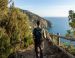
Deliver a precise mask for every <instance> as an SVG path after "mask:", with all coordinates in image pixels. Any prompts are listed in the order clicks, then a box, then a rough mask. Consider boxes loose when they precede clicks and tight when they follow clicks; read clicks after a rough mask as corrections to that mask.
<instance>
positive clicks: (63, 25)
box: [45, 17, 75, 45]
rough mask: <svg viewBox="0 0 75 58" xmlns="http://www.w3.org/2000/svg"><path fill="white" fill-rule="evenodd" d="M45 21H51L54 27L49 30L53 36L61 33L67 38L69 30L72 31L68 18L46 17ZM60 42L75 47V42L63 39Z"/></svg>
mask: <svg viewBox="0 0 75 58" xmlns="http://www.w3.org/2000/svg"><path fill="white" fill-rule="evenodd" d="M45 19H47V20H48V21H50V22H51V24H52V27H51V28H49V29H48V31H49V32H50V33H52V34H57V33H60V35H62V36H65V35H66V34H67V30H69V29H71V27H70V26H69V19H68V17H45ZM60 41H61V42H62V43H64V44H66V45H70V44H72V45H75V41H70V40H67V39H63V38H61V39H60Z"/></svg>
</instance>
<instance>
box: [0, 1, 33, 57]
mask: <svg viewBox="0 0 75 58" xmlns="http://www.w3.org/2000/svg"><path fill="white" fill-rule="evenodd" d="M7 5H8V0H0V58H7V57H8V55H9V54H10V53H13V52H16V51H17V50H19V49H21V48H23V47H24V46H25V45H26V46H25V47H28V46H29V45H30V44H32V42H33V40H32V29H31V28H30V27H31V25H30V21H29V18H28V16H27V15H26V14H23V13H22V12H21V11H20V9H19V8H16V7H14V3H12V5H11V6H10V7H9V8H8V7H7ZM1 13H4V14H1ZM20 46H23V47H20ZM17 47H18V48H17Z"/></svg>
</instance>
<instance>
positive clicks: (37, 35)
mask: <svg viewBox="0 0 75 58" xmlns="http://www.w3.org/2000/svg"><path fill="white" fill-rule="evenodd" d="M33 36H34V37H35V40H36V41H37V42H41V40H42V29H41V28H35V29H34V30H33Z"/></svg>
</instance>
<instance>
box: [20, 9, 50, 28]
mask: <svg viewBox="0 0 75 58" xmlns="http://www.w3.org/2000/svg"><path fill="white" fill-rule="evenodd" d="M21 11H22V12H23V13H24V14H27V16H28V17H29V20H30V22H31V24H32V27H33V28H34V27H35V26H36V22H37V20H40V22H41V25H42V27H44V28H50V27H51V22H49V21H48V20H46V19H44V18H42V17H40V16H39V15H36V14H34V13H32V12H30V11H28V10H22V9H21Z"/></svg>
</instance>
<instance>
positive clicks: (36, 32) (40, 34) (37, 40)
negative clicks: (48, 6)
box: [33, 21, 46, 58]
mask: <svg viewBox="0 0 75 58" xmlns="http://www.w3.org/2000/svg"><path fill="white" fill-rule="evenodd" d="M45 37H46V36H45V34H44V31H43V29H42V28H41V27H40V21H37V27H36V28H34V29H33V38H34V47H35V53H36V58H39V57H40V58H43V51H42V42H43V40H44V38H45ZM38 49H39V50H40V51H38ZM38 54H40V56H39V55H38Z"/></svg>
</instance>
